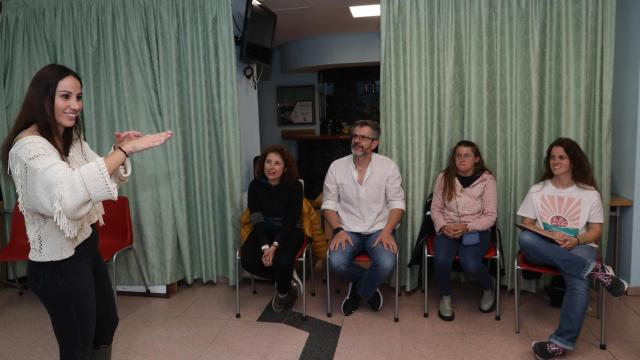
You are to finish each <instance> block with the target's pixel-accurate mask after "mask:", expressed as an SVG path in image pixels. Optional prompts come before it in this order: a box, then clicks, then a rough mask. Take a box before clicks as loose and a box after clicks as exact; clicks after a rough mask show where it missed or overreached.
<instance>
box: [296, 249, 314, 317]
mask: <svg viewBox="0 0 640 360" xmlns="http://www.w3.org/2000/svg"><path fill="white" fill-rule="evenodd" d="M307 250H310V248H309V247H307ZM307 250H305V251H304V253H303V254H302V320H303V321H304V320H307V286H306V285H307ZM294 271H295V270H294Z"/></svg>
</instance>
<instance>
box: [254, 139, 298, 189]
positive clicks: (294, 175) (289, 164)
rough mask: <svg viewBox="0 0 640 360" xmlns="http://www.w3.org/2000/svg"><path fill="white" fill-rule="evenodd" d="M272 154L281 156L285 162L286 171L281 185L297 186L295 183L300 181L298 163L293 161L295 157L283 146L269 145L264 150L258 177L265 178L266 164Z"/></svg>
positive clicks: (257, 168)
mask: <svg viewBox="0 0 640 360" xmlns="http://www.w3.org/2000/svg"><path fill="white" fill-rule="evenodd" d="M271 153H276V154H278V155H280V157H281V158H282V161H283V162H284V168H285V170H286V171H285V172H284V173H283V174H282V179H281V180H280V183H281V184H283V185H293V184H295V182H296V181H298V165H296V162H295V160H293V156H291V153H290V152H289V150H287V148H285V147H284V146H282V145H269V146H267V148H266V149H264V151H263V152H262V154H260V161H259V162H258V166H257V167H256V175H257V176H259V177H264V162H265V161H267V155H269V154H271Z"/></svg>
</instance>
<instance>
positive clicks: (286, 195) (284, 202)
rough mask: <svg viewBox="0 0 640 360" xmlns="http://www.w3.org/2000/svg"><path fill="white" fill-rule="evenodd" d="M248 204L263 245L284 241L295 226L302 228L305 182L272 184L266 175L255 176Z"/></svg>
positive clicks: (254, 229) (259, 239) (257, 236)
mask: <svg viewBox="0 0 640 360" xmlns="http://www.w3.org/2000/svg"><path fill="white" fill-rule="evenodd" d="M248 207H249V213H250V214H251V215H250V217H251V224H252V225H253V232H254V233H255V235H256V238H257V239H258V242H259V243H260V245H261V246H262V245H270V244H271V243H272V242H273V241H277V242H278V243H279V244H283V243H284V242H285V241H287V239H288V238H289V234H290V233H291V230H292V229H294V228H296V227H297V228H301V225H300V215H301V213H302V185H301V184H300V182H298V181H296V182H295V183H294V184H292V185H283V184H278V185H276V186H272V185H271V184H269V181H267V179H266V178H265V177H260V178H257V179H254V180H253V181H251V184H249V199H248Z"/></svg>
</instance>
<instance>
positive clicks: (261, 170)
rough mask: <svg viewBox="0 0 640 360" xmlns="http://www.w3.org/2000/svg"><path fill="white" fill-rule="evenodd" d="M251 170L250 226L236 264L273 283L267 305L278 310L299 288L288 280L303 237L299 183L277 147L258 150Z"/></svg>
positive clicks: (290, 302)
mask: <svg viewBox="0 0 640 360" xmlns="http://www.w3.org/2000/svg"><path fill="white" fill-rule="evenodd" d="M256 174H257V175H258V177H257V178H256V179H254V180H253V181H251V184H249V199H248V205H249V213H250V218H251V224H252V225H253V230H252V231H251V233H250V234H249V237H247V240H246V241H245V242H244V244H242V248H241V249H240V253H241V254H242V257H241V262H242V267H243V268H244V269H245V270H247V271H249V272H250V273H252V274H255V275H258V276H260V277H263V278H267V279H271V280H273V281H275V284H276V291H275V294H274V295H273V299H272V301H271V307H272V308H273V311H275V312H282V311H284V310H288V309H291V308H292V307H293V304H294V302H295V300H296V298H297V297H298V295H299V294H300V293H301V291H302V284H300V283H299V281H298V280H296V282H292V281H291V280H292V277H293V273H294V262H295V259H296V253H297V252H298V250H299V249H300V246H302V242H303V237H304V234H303V232H302V226H301V221H300V215H301V213H302V196H303V195H302V185H301V184H300V182H299V181H298V168H297V166H296V163H295V161H294V160H293V157H292V156H291V154H290V153H289V151H287V149H286V148H285V147H283V146H280V145H271V146H269V147H267V148H266V149H265V150H264V151H263V152H262V155H261V156H260V160H259V162H258V166H257V168H256Z"/></svg>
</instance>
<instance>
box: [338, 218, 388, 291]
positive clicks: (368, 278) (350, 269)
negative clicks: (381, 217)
mask: <svg viewBox="0 0 640 360" xmlns="http://www.w3.org/2000/svg"><path fill="white" fill-rule="evenodd" d="M381 232H382V230H378V231H376V232H374V233H371V234H361V233H355V232H347V233H348V234H349V237H351V241H353V246H352V245H349V243H347V244H346V247H345V249H342V248H338V249H336V250H333V251H331V253H330V256H329V267H330V268H331V270H332V271H335V272H336V273H337V274H338V276H340V278H342V279H343V280H346V281H349V282H354V283H357V284H356V287H355V288H356V291H357V292H358V295H360V297H361V298H363V299H365V300H369V299H371V297H372V296H373V294H374V293H375V292H376V289H378V287H379V286H380V284H381V283H382V281H384V279H385V278H386V277H387V276H389V274H391V272H392V271H393V269H394V268H395V265H396V254H394V253H392V252H391V251H388V250H386V249H385V248H384V246H383V245H382V243H378V244H377V245H376V246H373V243H374V242H375V241H376V239H377V238H378V236H379V235H380V233H381ZM392 235H393V237H394V239H395V231H394V232H393V233H392ZM364 253H366V254H368V255H369V257H370V258H371V266H370V267H369V269H364V268H363V267H362V266H360V265H358V264H356V263H355V262H354V261H353V259H354V258H355V257H356V256H358V255H360V254H364Z"/></svg>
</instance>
